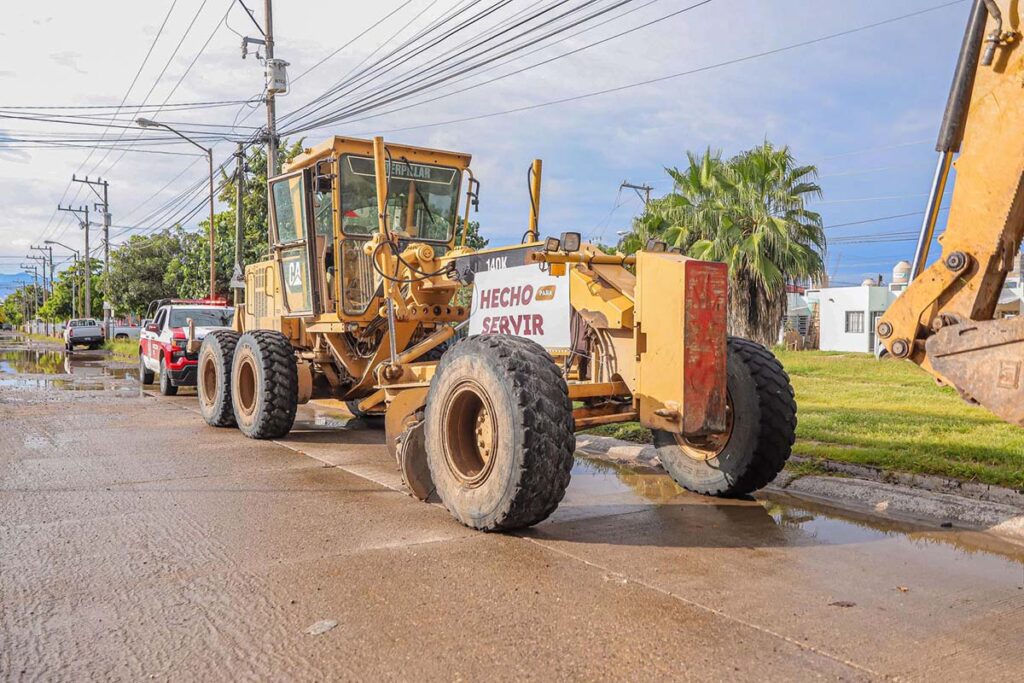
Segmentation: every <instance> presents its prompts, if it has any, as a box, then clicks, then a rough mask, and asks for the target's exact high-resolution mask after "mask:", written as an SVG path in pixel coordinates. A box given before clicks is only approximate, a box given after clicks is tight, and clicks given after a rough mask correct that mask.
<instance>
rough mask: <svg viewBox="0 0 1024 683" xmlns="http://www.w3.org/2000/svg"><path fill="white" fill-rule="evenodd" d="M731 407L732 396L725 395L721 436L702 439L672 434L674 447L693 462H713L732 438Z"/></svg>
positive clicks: (709, 436)
mask: <svg viewBox="0 0 1024 683" xmlns="http://www.w3.org/2000/svg"><path fill="white" fill-rule="evenodd" d="M732 427H733V407H732V396H729V395H727V396H726V399H725V431H724V432H722V433H721V434H710V435H708V436H703V437H685V436H683V435H682V434H673V435H672V436H673V437H675V440H676V445H677V446H678V447H679V450H681V451H682V452H683V454H684V455H686V457H688V458H692V459H693V460H700V461H701V462H707V461H708V460H714V459H715V458H717V457H718V456H719V455H721V453H722V451H724V450H725V447H726V446H728V445H729V439H731V438H732Z"/></svg>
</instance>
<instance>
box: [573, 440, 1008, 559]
mask: <svg viewBox="0 0 1024 683" xmlns="http://www.w3.org/2000/svg"><path fill="white" fill-rule="evenodd" d="M576 448H577V450H579V451H580V452H582V453H583V454H584V455H587V456H589V457H592V458H597V459H600V460H606V461H609V462H613V463H616V464H620V465H628V466H630V467H634V468H638V469H643V470H647V471H657V472H664V469H663V468H662V467H661V464H660V463H659V462H658V457H657V452H656V451H655V450H654V447H653V446H650V445H641V444H636V443H630V442H628V441H621V440H619V439H613V438H611V437H607V436H596V435H591V434H581V435H579V436H578V437H577V439H576ZM791 460H793V461H794V462H815V463H818V464H821V465H822V466H823V468H824V469H826V470H830V471H834V472H836V473H837V474H839V475H841V476H835V477H832V476H823V475H805V476H799V475H794V474H792V473H791V472H789V471H787V470H783V471H782V472H781V473H780V474H779V476H778V477H776V478H775V480H774V481H773V482H772V483H771V484H769V485H768V486H767V487H765V488H764V491H765V492H766V493H768V494H773V493H774V494H785V495H788V496H794V497H797V498H803V499H806V500H809V501H811V502H815V503H824V504H827V505H831V506H833V507H839V508H844V509H848V510H852V511H855V512H861V513H869V514H873V515H877V516H880V517H887V518H890V519H897V520H900V521H911V522H919V523H920V522H924V523H932V524H935V525H936V526H950V525H952V526H956V527H959V528H966V529H974V530H979V531H984V532H987V533H991V534H993V535H995V536H998V537H1000V538H1002V539H1004V540H1007V541H1011V542H1013V543H1017V544H1022V545H1024V494H1022V493H1021V492H1018V491H1014V490H1013V489H1006V488H1001V487H997V486H986V485H982V484H976V483H973V482H958V481H956V480H949V479H946V478H944V477H936V476H930V475H911V474H899V473H891V472H885V471H883V470H879V469H877V468H874V467H864V466H860V465H847V464H845V463H836V462H832V461H820V460H812V459H810V458H802V457H797V456H794V457H793V458H791Z"/></svg>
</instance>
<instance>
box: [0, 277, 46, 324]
mask: <svg viewBox="0 0 1024 683" xmlns="http://www.w3.org/2000/svg"><path fill="white" fill-rule="evenodd" d="M42 305H43V290H42V288H37V287H36V286H35V285H34V284H31V285H23V286H21V287H19V288H18V289H16V290H14V291H13V292H11V293H10V294H8V295H7V297H5V298H4V300H3V310H4V316H6V318H7V320H8V321H9V322H10V323H11V324H12V325H21V324H22V323H23V322H25V321H26V320H30V319H32V314H33V313H34V312H35V311H38V310H39V309H40V308H42Z"/></svg>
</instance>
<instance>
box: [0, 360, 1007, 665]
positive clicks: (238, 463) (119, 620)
mask: <svg viewBox="0 0 1024 683" xmlns="http://www.w3.org/2000/svg"><path fill="white" fill-rule="evenodd" d="M8 341H9V340H8ZM37 355H38V354H37ZM93 360H96V359H91V358H86V359H85V360H82V358H81V357H80V358H79V360H78V361H77V362H78V363H82V362H91V361H93ZM19 363H20V365H19ZM98 366H103V367H107V366H106V365H104V364H103V363H102V362H100V363H98ZM80 367H81V366H79V365H75V364H74V363H61V364H60V366H59V367H58V366H57V365H54V367H53V368H52V371H51V370H43V369H40V368H41V365H40V364H39V363H38V362H34V361H32V360H31V352H28V355H26V352H25V351H24V350H11V348H8V350H7V351H6V352H5V351H3V350H0V425H2V430H0V676H2V678H4V679H13V680H84V679H131V680H137V679H142V678H157V679H174V680H182V679H187V680H222V679H231V680H236V679H278V680H330V679H346V680H375V679H421V680H467V679H468V680H483V679H540V680H552V679H588V680H590V679H627V680H664V679H730V680H753V679H757V680H763V679H776V680H780V679H785V680H804V679H817V678H826V679H853V680H862V679H880V678H888V677H899V678H908V679H940V678H941V679H945V680H948V679H954V678H970V679H971V680H999V679H1005V680H1010V679H1015V680H1016V679H1019V676H1020V671H1021V667H1022V665H1024V648H1022V647H1021V645H1022V643H1024V552H1022V551H1021V550H1020V549H1016V548H1014V547H1010V546H1004V545H1001V544H1000V543H999V542H996V541H993V540H991V539H990V538H989V537H987V536H984V535H981V534H973V533H966V532H956V531H954V530H944V529H926V528H923V527H917V526H913V525H896V526H893V525H892V524H890V523H883V522H881V521H878V520H874V519H871V518H856V517H851V516H844V515H842V514H840V513H837V512H836V511H833V510H827V509H822V508H815V507H813V506H811V505H809V504H807V503H800V502H796V501H785V500H747V501H721V500H713V499H706V498H702V497H698V496H692V495H688V494H684V493H682V492H680V491H679V490H678V489H677V488H676V487H675V486H674V484H672V482H671V481H670V480H668V479H667V478H666V477H664V476H662V475H653V474H645V473H642V472H631V471H619V470H615V469H612V468H610V467H608V466H607V465H603V464H601V463H592V462H588V461H583V460H581V461H580V462H579V463H578V465H577V468H576V471H575V472H574V475H573V481H572V485H571V487H570V490H569V493H568V495H567V498H566V501H565V503H564V504H563V505H562V507H561V508H560V509H559V510H558V512H557V513H556V515H555V516H554V517H553V518H552V519H551V520H549V521H548V522H545V523H544V524H542V525H540V526H538V527H536V528H535V529H532V530H530V531H528V532H525V533H521V534H517V535H498V534H481V533H478V532H474V531H471V530H468V529H466V528H464V527H462V526H460V525H459V524H457V523H456V522H455V521H453V520H452V519H451V518H450V516H449V515H448V513H447V512H446V511H445V510H444V509H443V508H442V507H439V506H432V505H427V504H424V503H420V502H417V501H416V500H414V499H412V498H410V497H408V496H407V495H405V494H404V493H403V492H402V490H401V484H400V480H399V476H398V472H397V470H396V469H395V467H394V465H393V464H392V463H391V462H390V461H389V459H388V456H387V455H386V453H385V449H384V446H383V445H382V436H381V433H380V432H376V431H371V430H366V429H356V428H352V425H349V424H347V423H346V422H345V421H344V419H343V418H342V417H341V416H339V415H337V414H334V413H332V412H331V411H329V410H323V409H318V408H306V409H304V410H303V411H302V413H301V414H300V420H299V422H298V424H297V425H296V428H295V430H294V431H293V432H292V434H291V435H290V436H289V437H288V438H286V439H283V440H281V441H279V442H257V441H251V440H248V439H245V438H244V437H242V436H241V435H240V434H239V433H238V432H237V431H236V430H232V429H213V428H210V427H207V426H206V425H205V423H204V422H203V421H202V419H201V418H200V417H199V416H198V414H197V413H196V411H195V408H196V406H195V401H196V399H195V397H194V396H179V397H177V398H174V399H164V398H157V397H152V396H150V397H146V398H139V397H138V392H137V387H136V386H134V385H132V383H131V380H130V379H127V378H125V377H124V375H125V373H123V372H121V373H120V374H119V372H118V371H117V369H116V367H115V368H114V369H113V370H110V371H104V372H105V373H106V374H103V379H102V381H101V382H100V383H99V384H97V383H96V381H95V376H94V375H95V373H92V374H91V375H90V374H89V373H86V375H88V376H90V377H92V378H93V379H92V380H91V382H92V383H91V384H90V383H89V382H88V381H87V382H86V383H85V385H82V384H81V383H80V382H77V381H76V379H75V375H76V374H78V373H76V369H78V368H80ZM68 378H70V379H68ZM60 380H63V381H65V382H66V384H65V385H57V384H55V382H58V381H60ZM67 389H82V390H78V391H68V390H67Z"/></svg>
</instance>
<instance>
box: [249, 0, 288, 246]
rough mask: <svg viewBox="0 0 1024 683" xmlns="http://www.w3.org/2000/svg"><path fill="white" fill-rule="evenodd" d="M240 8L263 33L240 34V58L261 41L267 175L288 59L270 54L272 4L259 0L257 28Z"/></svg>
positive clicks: (272, 164)
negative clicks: (259, 35)
mask: <svg viewBox="0 0 1024 683" xmlns="http://www.w3.org/2000/svg"><path fill="white" fill-rule="evenodd" d="M239 4H241V5H242V8H243V9H244V10H245V11H246V12H247V13H248V14H249V18H250V19H251V20H252V22H253V24H255V25H256V28H258V29H259V30H260V33H262V34H263V38H248V37H244V38H242V59H245V57H246V55H248V54H249V51H248V49H249V44H250V43H252V44H254V45H262V46H263V48H264V52H265V53H266V59H265V60H264V65H265V67H266V72H265V78H266V86H267V90H266V93H267V95H266V100H265V101H266V104H267V179H268V180H269V179H270V178H273V177H274V176H276V175H277V103H276V98H277V95H278V94H279V93H280V94H283V93H286V92H288V75H287V73H286V67H287V66H288V62H286V61H284V60H283V59H275V58H274V8H273V1H272V0H264V1H263V27H262V28H261V27H260V25H259V22H257V21H256V17H255V16H253V13H252V12H251V11H250V10H249V8H248V7H246V6H245V3H242V2H240V3H239ZM259 56H260V53H259V50H257V51H256V58H257V59H259ZM269 215H270V192H269V191H268V192H267V216H269ZM267 244H268V247H271V248H272V247H273V245H274V235H273V233H272V231H271V229H270V221H269V220H268V221H267Z"/></svg>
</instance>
